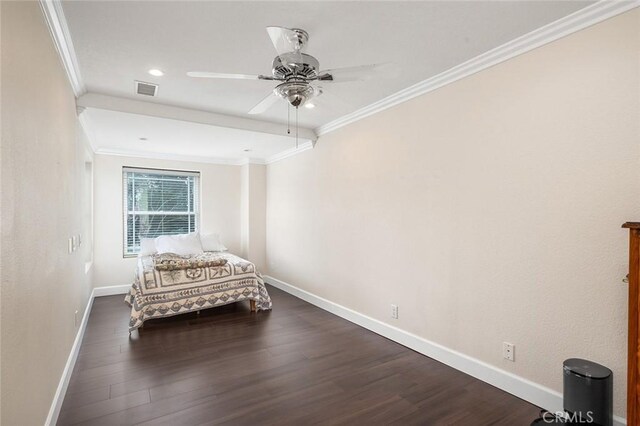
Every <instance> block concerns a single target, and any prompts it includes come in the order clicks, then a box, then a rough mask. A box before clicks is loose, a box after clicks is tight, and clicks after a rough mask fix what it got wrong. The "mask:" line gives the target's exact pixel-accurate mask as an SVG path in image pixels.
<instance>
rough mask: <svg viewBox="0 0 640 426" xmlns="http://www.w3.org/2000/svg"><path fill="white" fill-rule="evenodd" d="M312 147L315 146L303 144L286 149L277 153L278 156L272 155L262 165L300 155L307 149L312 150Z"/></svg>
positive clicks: (308, 143) (310, 143) (307, 143)
mask: <svg viewBox="0 0 640 426" xmlns="http://www.w3.org/2000/svg"><path fill="white" fill-rule="evenodd" d="M314 145H315V144H314V143H313V142H303V143H301V144H300V145H298V147H297V148H291V149H287V150H285V151H282V152H279V153H278V154H274V155H272V156H270V157H268V158H267V159H266V160H265V161H264V164H271V163H275V162H276V161H280V160H284V159H285V158H288V157H292V156H294V155H297V154H300V153H301V152H304V151H307V150H309V149H313V147H314Z"/></svg>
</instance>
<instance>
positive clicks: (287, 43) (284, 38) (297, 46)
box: [267, 27, 303, 55]
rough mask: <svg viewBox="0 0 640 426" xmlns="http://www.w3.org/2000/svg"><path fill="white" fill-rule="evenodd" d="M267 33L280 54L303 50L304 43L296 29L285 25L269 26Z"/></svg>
mask: <svg viewBox="0 0 640 426" xmlns="http://www.w3.org/2000/svg"><path fill="white" fill-rule="evenodd" d="M267 33H268V34H269V38H270V39H271V43H273V47H275V48H276V52H278V55H283V54H285V53H290V52H296V51H300V50H302V47H303V44H302V43H301V42H300V37H299V35H298V33H297V32H296V31H295V30H292V29H291V28H285V27H267Z"/></svg>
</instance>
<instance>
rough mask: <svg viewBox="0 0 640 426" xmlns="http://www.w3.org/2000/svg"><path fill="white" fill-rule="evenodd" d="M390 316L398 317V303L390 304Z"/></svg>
mask: <svg viewBox="0 0 640 426" xmlns="http://www.w3.org/2000/svg"><path fill="white" fill-rule="evenodd" d="M391 318H395V319H398V305H391Z"/></svg>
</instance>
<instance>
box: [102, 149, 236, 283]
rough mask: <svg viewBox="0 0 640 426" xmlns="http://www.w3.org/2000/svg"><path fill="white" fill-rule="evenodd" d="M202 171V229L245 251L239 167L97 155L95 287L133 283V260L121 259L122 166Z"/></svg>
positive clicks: (226, 243) (233, 248)
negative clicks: (241, 231)
mask: <svg viewBox="0 0 640 426" xmlns="http://www.w3.org/2000/svg"><path fill="white" fill-rule="evenodd" d="M124 166H127V167H129V166H130V167H146V168H158V169H172V170H189V171H198V172H200V228H201V229H200V230H201V232H202V233H211V232H217V233H219V234H220V235H221V238H222V242H223V243H224V244H225V245H226V246H227V247H228V248H229V250H230V251H231V252H233V253H240V252H241V240H240V226H241V225H240V224H241V217H240V178H241V177H240V169H241V168H240V166H227V165H217V164H209V163H193V162H183V161H169V160H153V159H144V158H134V157H121V156H111V155H96V156H95V161H94V262H93V280H94V285H95V286H96V287H101V286H113V285H123V284H131V283H132V282H133V276H134V272H135V266H136V258H135V257H128V258H125V257H123V250H122V245H123V216H122V215H123V213H122V167H124Z"/></svg>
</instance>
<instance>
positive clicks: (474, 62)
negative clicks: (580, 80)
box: [315, 0, 640, 136]
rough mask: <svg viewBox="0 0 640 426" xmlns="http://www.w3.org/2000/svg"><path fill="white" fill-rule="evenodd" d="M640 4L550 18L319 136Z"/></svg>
mask: <svg viewBox="0 0 640 426" xmlns="http://www.w3.org/2000/svg"><path fill="white" fill-rule="evenodd" d="M638 6H640V1H638V0H633V1H617V0H616V1H611V0H601V1H599V2H597V3H594V4H592V5H589V6H587V7H585V8H582V9H580V10H578V11H576V12H574V13H572V14H570V15H567V16H565V17H563V18H560V19H558V20H557V21H554V22H551V23H549V24H547V25H545V26H543V27H540V28H538V29H536V30H533V31H531V32H530V33H527V34H525V35H523V36H520V37H518V38H515V39H513V40H511V41H509V42H507V43H505V44H503V45H501V46H498V47H496V48H494V49H491V50H489V51H487V52H485V53H483V54H481V55H478V56H476V57H474V58H472V59H470V60H468V61H466V62H463V63H461V64H460V65H457V66H455V67H453V68H450V69H449V70H447V71H444V72H442V73H440V74H437V75H435V76H433V77H430V78H428V79H426V80H423V81H421V82H419V83H417V84H414V85H413V86H410V87H407V88H406V89H403V90H401V91H399V92H396V93H394V94H393V95H390V96H387V97H386V98H384V99H381V100H380V101H377V102H374V103H372V104H370V105H368V106H366V107H364V108H360V109H359V110H356V111H354V112H352V113H350V114H347V115H344V116H342V117H340V118H338V119H336V120H333V121H331V122H329V123H327V124H324V125H322V126H319V127H317V128H316V129H315V133H316V134H317V135H318V136H322V135H326V134H327V133H329V132H332V131H334V130H337V129H339V128H341V127H343V126H346V125H347V124H351V123H353V122H355V121H358V120H361V119H363V118H365V117H368V116H370V115H372V114H375V113H377V112H380V111H384V110H385V109H388V108H391V107H393V106H395V105H398V104H400V103H403V102H406V101H408V100H410V99H413V98H415V97H417V96H420V95H424V94H425V93H429V92H431V91H434V90H436V89H439V88H440V87H443V86H446V85H448V84H451V83H453V82H455V81H458V80H460V79H463V78H465V77H468V76H470V75H473V74H475V73H477V72H480V71H482V70H484V69H487V68H489V67H491V66H493V65H496V64H499V63H500V62H504V61H506V60H508V59H511V58H514V57H516V56H518V55H522V54H523V53H526V52H529V51H531V50H533V49H535V48H537V47H540V46H543V45H545V44H548V43H551V42H553V41H555V40H558V39H560V38H562V37H566V36H568V35H569V34H572V33H575V32H577V31H580V30H582V29H584V28H587V27H589V26H592V25H594V24H597V23H599V22H602V21H604V20H606V19H609V18H612V17H614V16H616V15H619V14H621V13H624V12H627V11H629V10H631V9H634V8H636V7H638Z"/></svg>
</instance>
